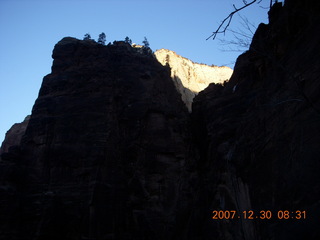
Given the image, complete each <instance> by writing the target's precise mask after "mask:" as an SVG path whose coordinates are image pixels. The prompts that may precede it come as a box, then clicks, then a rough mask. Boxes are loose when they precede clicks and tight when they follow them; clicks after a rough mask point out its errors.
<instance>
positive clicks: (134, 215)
mask: <svg viewBox="0 0 320 240" xmlns="http://www.w3.org/2000/svg"><path fill="white" fill-rule="evenodd" d="M319 5H320V4H319V2H317V1H308V2H306V1H296V0H287V1H286V3H285V5H284V6H282V5H281V3H277V4H275V5H274V6H273V8H272V9H271V10H270V11H269V24H268V25H265V24H261V25H260V26H259V27H258V29H257V32H256V33H255V35H254V38H253V41H252V44H251V46H250V50H249V51H247V52H245V53H244V54H242V55H241V56H239V58H238V59H237V62H236V66H235V70H234V73H233V75H232V77H231V79H230V80H229V81H228V82H226V83H224V84H223V85H221V84H215V83H212V84H210V85H209V86H208V87H207V88H206V89H205V90H204V91H202V92H200V93H199V94H198V95H197V96H196V97H195V98H194V101H193V105H192V113H191V114H190V113H188V110H187V107H186V105H185V104H184V103H183V101H182V100H181V95H180V94H179V92H178V91H177V89H176V86H175V83H174V82H173V81H172V78H171V77H172V73H173V68H171V69H170V68H169V66H165V65H166V64H163V63H162V64H163V65H164V66H163V65H162V64H161V63H159V62H158V61H157V59H156V58H155V57H154V55H153V54H152V53H151V52H150V51H142V50H141V49H139V50H137V49H135V48H132V47H131V46H130V45H128V44H125V43H124V42H118V43H117V42H116V43H115V44H113V45H108V46H103V45H99V44H97V43H94V42H91V41H80V40H77V39H74V38H70V37H68V38H64V39H62V40H61V41H60V42H59V43H57V45H56V46H55V48H54V50H53V55H52V57H53V59H54V61H53V65H52V72H51V73H50V74H49V75H47V76H45V77H44V79H43V83H42V86H41V89H40V91H39V96H38V99H37V100H36V102H35V105H34V107H33V110H32V115H31V117H30V119H29V123H28V124H27V127H26V130H25V133H24V135H23V136H22V138H21V141H20V140H19V141H18V140H17V141H12V144H13V145H14V146H11V147H9V146H10V145H11V144H9V145H7V147H6V149H5V150H4V151H3V153H2V154H1V161H0V239H14V240H18V239H24V240H31V239H32V240H33V239H37V240H39V239H43V240H44V239H46V240H47V239H49V240H50V239H77V240H80V239H81V240H84V239H92V240H93V239H95V240H100V239H101V240H102V239H103V240H107V239H110V240H111V239H121V240H122V239H124V240H129V239H132V240H136V239H139V240H140V239H145V240H147V239H158V240H164V239H172V240H178V239H186V240H207V239H219V240H257V239H258V240H259V239H261V240H265V239H266V240H280V239H281V240H282V239H296V240H298V239H320V230H319V228H318V224H319V220H318V219H319V216H320V203H319V196H320V187H319V182H320V175H319V169H320V162H319V155H320V137H319V134H318V132H319V129H320V98H319V96H320V82H319V76H320V72H319V70H320V60H319V59H320V58H319V55H320V54H319V53H320V46H319V44H318V43H319V42H320V36H319V35H318V34H316V33H318V32H319V30H320V29H319V28H320V17H319V14H318V13H319V11H320V6H319ZM168 65H170V64H168ZM21 129H23V128H21ZM19 131H20V130H19ZM19 131H16V132H17V133H18V134H16V135H19V136H21V134H20V133H19ZM20 132H21V131H20ZM22 132H23V131H22ZM12 136H13V135H12ZM13 138H14V137H13ZM214 210H217V211H231V210H234V211H237V213H236V216H235V217H234V219H212V217H213V216H214V214H213V213H212V211H214ZM262 210H263V211H271V212H272V217H270V219H260V217H262V215H261V212H260V211H262ZM285 210H288V211H289V213H290V216H289V219H279V218H278V216H277V213H278V212H279V211H285ZM297 210H299V211H305V213H306V219H304V215H303V216H302V217H301V218H300V219H299V215H298V213H297V212H296V211H297ZM243 211H246V212H247V213H248V214H247V215H246V218H247V219H245V217H244V214H243ZM249 211H253V212H254V214H253V217H252V218H253V219H248V218H250V217H249Z"/></svg>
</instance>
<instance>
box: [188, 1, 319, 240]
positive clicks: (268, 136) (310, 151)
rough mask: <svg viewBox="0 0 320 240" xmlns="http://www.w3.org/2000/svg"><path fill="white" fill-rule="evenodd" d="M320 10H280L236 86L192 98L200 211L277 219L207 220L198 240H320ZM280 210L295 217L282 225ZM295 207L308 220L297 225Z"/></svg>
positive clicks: (241, 65)
mask: <svg viewBox="0 0 320 240" xmlns="http://www.w3.org/2000/svg"><path fill="white" fill-rule="evenodd" d="M319 11H320V7H319V2H317V1H308V2H307V1H304V2H303V1H290V0H288V1H286V4H285V6H284V7H282V6H281V3H278V4H275V5H274V6H273V8H272V9H271V11H270V12H269V21H270V23H269V25H264V24H261V25H260V26H259V28H258V29H257V32H256V34H255V36H254V38H253V42H252V44H251V47H250V50H249V51H248V52H246V53H244V54H242V55H241V56H240V57H239V58H238V60H237V63H236V66H235V69H234V74H233V76H232V77H231V79H230V81H229V82H228V83H226V84H225V86H224V87H223V86H221V85H214V84H212V85H210V86H209V87H208V88H207V89H205V90H204V91H203V92H201V93H200V94H199V95H198V96H197V97H196V98H195V100H194V104H193V114H192V117H193V126H194V132H195V137H196V143H197V144H198V147H199V149H200V153H201V158H200V161H199V165H200V169H201V170H200V172H199V175H200V176H201V179H203V184H201V187H200V189H202V194H199V195H198V199H199V204H198V205H199V206H201V207H202V208H203V211H204V210H205V209H214V210H236V211H238V212H243V211H249V210H253V211H254V212H255V213H257V214H258V217H259V214H260V211H261V210H265V211H267V210H270V211H272V214H273V215H272V218H271V219H265V220H256V219H254V220H232V221H230V220H229V221H228V220H216V221H215V222H214V223H215V226H212V225H210V224H211V223H212V220H209V219H206V220H203V222H202V224H201V227H199V229H198V231H197V233H198V234H201V233H203V232H209V233H211V234H210V235H211V236H213V235H215V236H219V237H217V239H279V240H280V239H320V231H319V227H318V224H319V214H320V202H319V199H320V187H319V186H320V185H319V183H320V175H319V170H320V161H319V156H320V136H319V134H318V132H319V129H320V101H319V99H320V98H319V96H320V81H319V79H320V58H319V56H320V47H319V42H320V35H319V34H315V33H317V32H319V30H320V28H319V26H320V18H319V14H318V13H319ZM279 210H282V211H285V210H288V211H290V217H289V219H288V220H284V219H282V220H277V219H278V217H277V213H278V211H279ZM296 210H300V211H303V210H305V211H306V213H307V219H296V218H295V217H297V218H299V216H297V215H298V213H296V212H295V211H296ZM292 212H293V213H292ZM260 215H261V214H260ZM256 216H257V215H254V218H256ZM280 217H281V215H280ZM302 218H303V217H302ZM195 222H197V223H199V219H196V220H195ZM217 229H219V230H217ZM205 236H208V235H205ZM203 239H205V237H204V238H203Z"/></svg>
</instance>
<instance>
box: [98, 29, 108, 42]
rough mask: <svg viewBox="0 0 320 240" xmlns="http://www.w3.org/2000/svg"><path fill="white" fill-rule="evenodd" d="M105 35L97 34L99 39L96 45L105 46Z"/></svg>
mask: <svg viewBox="0 0 320 240" xmlns="http://www.w3.org/2000/svg"><path fill="white" fill-rule="evenodd" d="M106 39H107V37H106V34H105V33H104V32H102V33H100V34H99V38H98V43H99V44H102V45H105V44H106Z"/></svg>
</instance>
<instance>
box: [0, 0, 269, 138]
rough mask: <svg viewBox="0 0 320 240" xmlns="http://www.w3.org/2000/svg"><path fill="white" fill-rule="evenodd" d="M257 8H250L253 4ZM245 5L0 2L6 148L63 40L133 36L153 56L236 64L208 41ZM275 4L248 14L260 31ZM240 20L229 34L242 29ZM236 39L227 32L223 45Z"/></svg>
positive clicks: (1, 124)
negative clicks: (8, 136)
mask: <svg viewBox="0 0 320 240" xmlns="http://www.w3.org/2000/svg"><path fill="white" fill-rule="evenodd" d="M248 2H250V1H248ZM232 4H235V6H236V7H241V6H243V1H242V0H223V1H222V0H135V1H133V0H0V36H1V37H0V143H2V141H3V139H4V137H5V133H6V131H8V130H9V129H10V127H11V126H12V125H13V124H14V123H18V122H22V121H23V119H24V118H25V117H26V116H27V115H29V114H31V111H32V107H33V105H34V102H35V100H36V99H37V96H38V93H39V89H40V87H41V83H42V79H43V77H44V76H45V75H47V74H49V73H50V72H51V65H52V58H51V54H52V50H53V48H54V45H55V44H56V43H57V42H58V41H59V40H61V39H62V38H63V37H66V36H71V37H75V38H78V39H83V36H84V34H86V33H89V34H90V35H91V37H92V38H93V39H96V40H97V38H98V36H99V34H100V33H102V32H104V33H105V34H106V36H107V41H106V43H108V42H113V41H114V40H124V38H125V37H126V36H128V37H130V38H131V39H132V41H133V43H137V44H142V41H143V39H144V37H147V39H148V41H149V43H150V47H151V49H152V50H153V51H156V50H157V49H161V48H166V49H169V50H173V51H175V52H176V53H177V54H179V55H181V56H183V57H186V58H188V59H190V60H192V61H194V62H198V63H205V64H208V65H212V64H214V65H218V66H222V65H228V66H230V67H233V64H234V62H235V60H236V58H237V56H238V55H239V54H240V53H239V52H230V51H227V52H226V51H222V49H223V48H224V47H223V46H222V45H221V42H220V41H218V40H214V41H212V40H207V41H206V38H207V37H208V36H210V35H211V33H212V32H213V31H215V30H216V28H217V27H218V26H219V24H220V22H221V21H222V20H223V19H224V18H225V17H226V16H228V14H229V13H230V12H231V11H233V10H234V9H233V6H232ZM268 4H269V1H268V0H263V1H262V2H261V3H260V4H256V3H254V4H253V5H252V6H250V7H248V8H247V9H245V10H243V11H242V13H241V14H242V15H243V16H245V17H247V18H248V20H249V21H250V22H251V23H252V24H254V25H255V26H258V25H259V23H260V22H264V23H267V11H268V10H267V9H266V8H263V7H268ZM240 23H241V21H240V18H239V17H238V16H236V15H235V17H234V18H233V21H232V22H231V25H230V28H231V29H233V30H237V29H241V28H242V27H241V24H240ZM223 37H224V38H225V39H227V40H229V39H232V34H231V33H227V34H226V35H225V36H223V35H221V36H220V38H223Z"/></svg>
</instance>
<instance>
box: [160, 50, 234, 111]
mask: <svg viewBox="0 0 320 240" xmlns="http://www.w3.org/2000/svg"><path fill="white" fill-rule="evenodd" d="M154 54H155V56H156V58H157V59H158V61H159V62H160V63H161V64H162V65H163V66H169V67H170V69H171V78H172V79H173V82H174V84H175V86H176V88H177V89H178V91H179V92H180V94H181V98H182V100H183V102H184V103H185V104H186V105H187V107H188V109H189V111H191V109H192V108H191V106H192V101H193V98H194V97H195V96H196V95H197V94H198V93H199V92H200V91H202V90H204V89H205V88H206V87H208V86H209V84H210V83H224V82H225V81H228V80H229V79H230V77H231V75H232V73H233V71H232V69H231V68H229V67H218V66H208V65H205V64H199V63H194V62H192V61H191V60H189V59H187V58H184V57H181V56H179V55H178V54H176V53H175V52H173V51H170V50H167V49H160V50H157V51H156V52H155V53H154Z"/></svg>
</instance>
